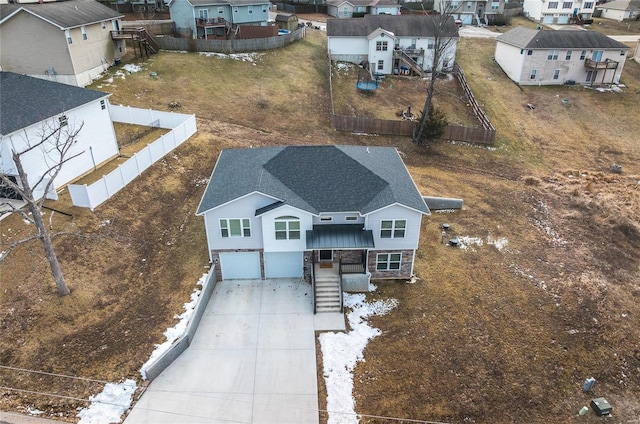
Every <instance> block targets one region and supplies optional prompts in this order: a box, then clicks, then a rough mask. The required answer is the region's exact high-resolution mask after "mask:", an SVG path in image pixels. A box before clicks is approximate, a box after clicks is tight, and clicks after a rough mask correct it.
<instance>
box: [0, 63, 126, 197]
mask: <svg viewBox="0 0 640 424" xmlns="http://www.w3.org/2000/svg"><path fill="white" fill-rule="evenodd" d="M0 93H2V95H1V96H0V118H1V119H0V172H2V173H4V174H6V175H9V176H13V177H16V181H18V179H17V175H18V172H17V169H16V166H15V163H14V161H13V158H12V155H11V151H12V150H15V151H17V152H20V151H22V150H25V149H26V148H27V146H28V145H29V143H30V144H31V145H32V144H33V143H37V142H39V141H41V140H42V135H43V133H50V132H51V130H52V129H56V128H61V134H62V137H64V134H65V132H67V131H69V132H72V131H74V130H77V129H78V128H79V127H80V126H81V125H82V130H81V131H80V133H79V134H78V137H77V138H76V141H75V142H74V143H73V146H72V147H71V149H70V151H69V154H68V155H67V157H70V156H73V155H76V154H79V156H77V157H75V158H73V159H71V160H69V161H68V162H66V163H65V164H64V165H63V167H62V169H61V171H60V173H59V174H58V176H57V177H56V179H55V181H54V183H53V186H52V189H53V190H55V189H57V188H60V187H61V186H63V185H65V184H67V183H69V182H71V181H73V180H75V179H77V178H79V177H81V176H82V175H83V174H86V173H88V172H90V171H92V170H93V169H94V168H95V167H97V166H99V165H100V164H101V163H103V162H105V161H107V160H109V159H111V158H113V157H114V156H116V155H117V154H118V152H119V149H118V142H117V140H116V135H115V131H114V129H113V124H112V122H111V117H110V116H109V101H108V97H109V96H110V94H108V93H102V92H99V91H94V90H89V89H86V88H80V87H75V86H72V85H68V84H61V83H57V82H52V81H47V80H43V79H39V78H33V77H29V76H26V75H20V74H15V73H13V72H0ZM51 147H52V145H51V144H48V143H47V144H45V146H44V147H43V148H39V149H34V150H32V151H31V152H29V153H26V154H25V155H23V156H22V160H21V162H22V165H23V167H24V169H25V171H26V173H27V175H28V177H29V184H30V185H32V188H33V189H34V193H35V197H36V198H41V197H42V196H43V195H45V193H44V192H43V191H44V185H46V181H48V180H46V181H45V182H44V183H43V184H41V185H39V186H38V187H33V184H35V182H36V181H38V180H39V179H41V178H42V177H43V176H44V174H45V171H46V170H47V169H48V168H49V167H50V166H51V165H52V164H55V163H56V160H57V159H58V158H59V156H57V155H56V151H55V149H52V148H51ZM46 178H47V177H46V176H45V179H46ZM46 196H47V197H50V198H55V197H56V195H55V192H53V191H52V192H50V193H46Z"/></svg>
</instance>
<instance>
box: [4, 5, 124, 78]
mask: <svg viewBox="0 0 640 424" xmlns="http://www.w3.org/2000/svg"><path fill="white" fill-rule="evenodd" d="M122 17H123V15H122V14H120V13H118V12H116V11H114V10H112V9H110V8H109V7H107V6H104V5H102V4H100V3H98V2H97V1H95V0H68V1H60V2H51V3H42V4H40V3H29V4H22V3H20V4H6V5H3V6H2V8H0V67H2V70H4V71H11V72H18V73H21V74H27V75H31V76H33V77H37V78H44V79H49V80H52V81H57V82H62V83H65V84H71V85H77V86H80V87H84V86H85V85H88V84H90V83H91V81H92V80H93V79H94V78H96V77H97V76H98V75H100V74H101V73H102V72H104V71H105V70H106V69H107V68H108V67H109V66H111V65H112V64H113V63H114V59H115V58H119V57H120V56H121V55H123V54H124V52H125V48H126V47H125V44H124V41H121V40H120V41H114V40H112V38H111V31H112V30H119V29H120V18H122Z"/></svg>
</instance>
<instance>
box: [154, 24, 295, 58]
mask: <svg viewBox="0 0 640 424" xmlns="http://www.w3.org/2000/svg"><path fill="white" fill-rule="evenodd" d="M304 35H305V29H304V28H299V29H298V30H296V31H294V32H291V33H289V34H285V35H278V36H276V37H266V38H238V39H233V40H202V39H196V40H194V39H192V38H175V37H154V39H155V40H156V42H157V43H158V44H159V45H160V48H161V49H163V50H178V51H188V52H212V53H213V52H215V53H226V54H229V53H250V52H259V51H265V50H273V49H278V48H281V47H285V46H287V45H289V44H291V43H293V42H294V41H297V40H300V39H301V38H304Z"/></svg>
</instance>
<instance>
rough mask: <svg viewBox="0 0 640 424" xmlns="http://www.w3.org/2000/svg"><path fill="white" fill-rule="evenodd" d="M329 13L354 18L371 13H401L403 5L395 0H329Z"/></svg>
mask: <svg viewBox="0 0 640 424" xmlns="http://www.w3.org/2000/svg"><path fill="white" fill-rule="evenodd" d="M326 5H327V15H329V16H333V17H336V18H353V17H362V16H364V15H365V14H369V15H399V14H400V8H401V5H400V4H398V2H397V1H395V0H327V2H326Z"/></svg>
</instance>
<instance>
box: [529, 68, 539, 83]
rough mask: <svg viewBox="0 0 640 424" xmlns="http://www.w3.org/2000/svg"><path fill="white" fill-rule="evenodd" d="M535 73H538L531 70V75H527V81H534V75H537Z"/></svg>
mask: <svg viewBox="0 0 640 424" xmlns="http://www.w3.org/2000/svg"><path fill="white" fill-rule="evenodd" d="M537 72H538V71H536V70H535V69H532V70H531V73H530V74H529V79H531V80H534V79H536V73H537Z"/></svg>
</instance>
